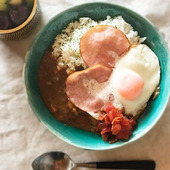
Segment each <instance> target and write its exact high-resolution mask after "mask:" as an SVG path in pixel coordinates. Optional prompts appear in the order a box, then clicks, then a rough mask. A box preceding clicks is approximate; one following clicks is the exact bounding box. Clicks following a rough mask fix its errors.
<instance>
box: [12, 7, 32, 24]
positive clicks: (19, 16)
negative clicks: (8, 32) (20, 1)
mask: <svg viewBox="0 0 170 170" xmlns="http://www.w3.org/2000/svg"><path fill="white" fill-rule="evenodd" d="M29 15H30V10H29V8H28V7H27V6H26V5H15V6H13V7H12V8H11V9H10V10H9V16H10V19H11V21H12V22H13V24H14V25H15V26H18V25H20V24H22V23H23V22H24V21H25V20H26V19H27V18H28V16H29Z"/></svg>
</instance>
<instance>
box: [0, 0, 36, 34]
mask: <svg viewBox="0 0 170 170" xmlns="http://www.w3.org/2000/svg"><path fill="white" fill-rule="evenodd" d="M37 4H38V0H34V5H33V8H32V11H31V13H30V15H29V17H28V18H27V19H26V20H25V21H24V22H23V23H22V24H20V25H19V26H17V27H15V28H12V29H7V30H1V29H0V34H10V33H14V32H17V31H19V30H21V29H22V28H24V27H25V26H26V25H27V24H28V23H29V22H31V20H32V19H33V17H34V15H35V13H36V8H37Z"/></svg>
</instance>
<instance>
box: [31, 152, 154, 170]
mask: <svg viewBox="0 0 170 170" xmlns="http://www.w3.org/2000/svg"><path fill="white" fill-rule="evenodd" d="M32 167H33V169H34V170H72V169H73V168H75V167H86V168H97V169H122V170H123V169H136V170H137V169H140V170H154V169H155V162H154V161H153V160H133V161H112V162H89V163H75V162H73V161H72V160H71V158H70V157H69V156H68V155H67V154H65V153H63V152H48V153H45V154H43V155H40V156H39V157H37V158H36V159H35V160H34V161H33V163H32Z"/></svg>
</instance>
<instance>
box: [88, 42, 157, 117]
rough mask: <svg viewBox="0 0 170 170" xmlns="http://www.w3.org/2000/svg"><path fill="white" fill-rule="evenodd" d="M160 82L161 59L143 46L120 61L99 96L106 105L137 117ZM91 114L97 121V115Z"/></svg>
mask: <svg viewBox="0 0 170 170" xmlns="http://www.w3.org/2000/svg"><path fill="white" fill-rule="evenodd" d="M159 81H160V66H159V61H158V58H157V56H156V55H155V54H154V52H153V51H152V50H151V49H150V48H149V47H148V46H147V45H144V44H140V45H136V46H132V47H131V48H130V50H129V51H128V52H127V53H126V54H125V55H124V56H122V57H121V58H120V60H119V61H118V62H117V63H116V66H115V68H114V69H113V72H112V74H111V76H110V78H109V81H108V84H107V85H105V87H103V88H102V90H101V91H100V92H99V93H98V94H96V95H97V96H98V97H99V98H101V99H102V101H103V102H104V103H105V104H107V103H109V102H111V103H112V104H113V105H114V106H115V107H117V108H122V107H124V109H125V114H126V115H132V116H133V117H136V116H138V114H140V111H141V110H142V108H143V107H144V106H145V105H146V103H147V101H148V100H149V98H150V97H151V95H152V94H153V92H154V91H155V89H156V87H157V86H158V85H159ZM95 88H97V87H95ZM100 88H101V87H100ZM89 114H91V115H92V116H93V117H95V118H97V114H96V113H89Z"/></svg>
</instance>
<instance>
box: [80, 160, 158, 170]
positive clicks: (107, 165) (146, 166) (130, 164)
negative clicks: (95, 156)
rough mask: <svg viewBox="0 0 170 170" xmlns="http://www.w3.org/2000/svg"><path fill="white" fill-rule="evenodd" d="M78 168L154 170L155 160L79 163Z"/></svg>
mask: <svg viewBox="0 0 170 170" xmlns="http://www.w3.org/2000/svg"><path fill="white" fill-rule="evenodd" d="M77 167H86V168H97V169H122V170H123V169H129V170H130V169H135V170H154V169H155V162H154V161H153V160H133V161H112V162H89V163H79V164H77Z"/></svg>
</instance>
